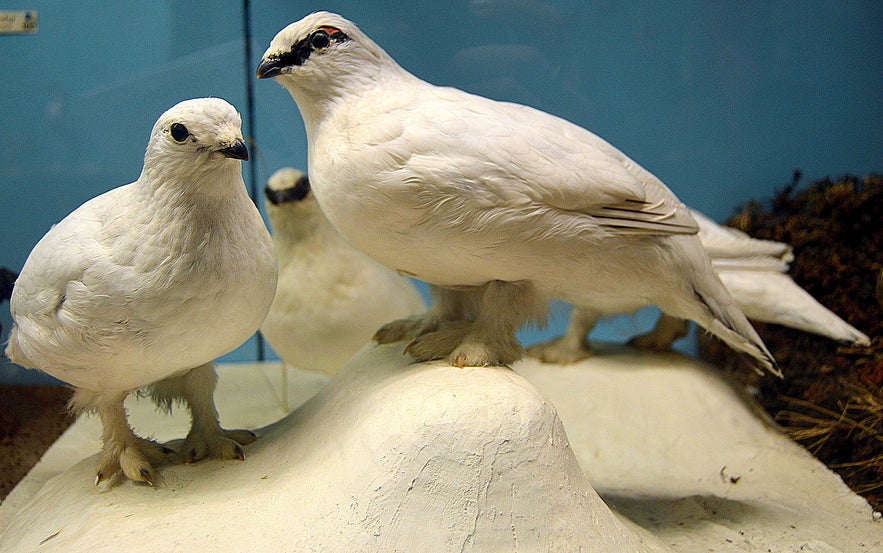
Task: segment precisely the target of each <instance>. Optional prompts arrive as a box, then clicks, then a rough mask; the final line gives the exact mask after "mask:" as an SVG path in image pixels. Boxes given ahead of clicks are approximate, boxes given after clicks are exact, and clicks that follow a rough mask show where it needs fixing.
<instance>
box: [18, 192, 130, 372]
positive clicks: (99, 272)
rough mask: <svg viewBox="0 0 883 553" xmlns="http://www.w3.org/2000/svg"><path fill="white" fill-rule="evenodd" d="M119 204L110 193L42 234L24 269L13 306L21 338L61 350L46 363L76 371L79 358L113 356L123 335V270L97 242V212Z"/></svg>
mask: <svg viewBox="0 0 883 553" xmlns="http://www.w3.org/2000/svg"><path fill="white" fill-rule="evenodd" d="M112 192H113V191H112ZM117 203H118V202H116V200H115V199H114V195H113V194H111V193H108V194H104V195H102V196H98V197H96V198H93V199H92V200H90V201H88V202H86V203H85V204H83V205H82V206H81V207H80V208H78V209H77V210H75V211H74V212H72V213H71V214H70V215H68V216H67V217H66V218H64V219H63V220H62V221H61V222H60V223H58V224H57V225H55V226H54V227H53V228H52V229H50V231H49V232H48V233H46V235H45V236H44V237H43V238H42V239H41V240H40V241H39V242H38V243H37V245H36V246H34V249H33V251H32V252H31V254H30V256H29V257H28V260H27V261H26V262H25V266H24V267H23V268H22V272H21V275H20V277H19V279H18V282H17V283H16V287H15V290H14V293H13V302H12V306H11V308H12V312H13V317H14V318H15V320H16V325H17V326H18V327H19V332H18V336H19V339H20V340H22V341H29V342H30V345H31V347H37V346H38V344H39V343H41V342H46V343H49V344H54V345H59V344H60V345H62V346H63V347H61V348H55V349H58V350H59V351H60V352H61V353H60V355H59V356H58V358H53V359H51V360H47V359H44V360H43V361H44V362H46V361H49V362H51V363H53V364H54V365H56V366H77V365H78V364H79V363H80V360H81V359H80V358H81V357H82V358H83V359H90V358H91V359H94V355H96V354H108V353H109V352H111V351H113V350H114V344H116V346H118V345H119V338H120V337H122V336H123V335H124V334H126V332H125V323H126V322H128V319H130V318H131V312H130V309H129V306H128V305H127V302H126V301H125V296H126V287H127V286H128V285H129V284H130V279H129V278H127V274H126V271H127V268H126V267H120V266H116V265H115V264H114V260H113V259H112V258H111V256H110V254H109V253H108V251H107V248H106V246H105V245H103V244H102V243H101V241H100V237H101V236H102V235H103V233H105V232H107V228H106V221H104V222H103V219H104V217H102V215H101V212H102V211H103V210H105V209H107V208H113V207H115V206H116V205H115V204H117ZM116 207H118V206H116ZM95 237H98V238H97V239H96V238H95ZM22 346H23V349H28V344H27V343H24V344H22ZM52 349H53V348H49V350H52ZM90 356H93V357H90ZM32 360H33V361H37V360H36V359H32Z"/></svg>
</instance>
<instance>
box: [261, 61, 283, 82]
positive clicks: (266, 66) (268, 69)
mask: <svg viewBox="0 0 883 553" xmlns="http://www.w3.org/2000/svg"><path fill="white" fill-rule="evenodd" d="M283 63H284V62H283V61H282V60H281V59H279V58H275V57H273V58H267V59H265V60H261V64H260V65H258V72H257V77H258V79H269V78H272V77H277V76H279V75H281V74H282V67H283Z"/></svg>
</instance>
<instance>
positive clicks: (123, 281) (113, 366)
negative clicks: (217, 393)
mask: <svg viewBox="0 0 883 553" xmlns="http://www.w3.org/2000/svg"><path fill="white" fill-rule="evenodd" d="M245 159H248V151H247V150H246V147H245V144H244V143H243V140H242V136H241V132H240V118H239V114H238V113H237V112H236V110H235V109H234V108H233V106H231V105H230V104H228V103H227V102H225V101H224V100H221V99H218V98H205V99H195V100H187V101H184V102H181V103H179V104H177V105H175V106H174V107H172V108H171V109H169V110H168V111H166V112H165V113H164V114H163V115H162V116H161V117H160V118H159V120H158V121H157V122H156V124H155V125H154V127H153V131H152V133H151V135H150V141H149V143H148V145H147V151H146V153H145V155H144V168H143V170H142V171H141V175H140V177H139V178H138V180H136V181H135V182H133V183H131V184H128V185H125V186H121V187H119V188H115V189H113V190H110V191H109V192H106V193H104V194H102V195H100V196H97V197H95V198H93V199H91V200H89V201H87V202H86V203H84V204H83V205H81V206H80V207H79V208H77V209H76V210H74V211H73V212H72V213H71V214H70V215H68V216H67V217H65V218H64V219H63V220H62V221H61V222H60V223H58V224H57V225H55V226H54V227H52V229H51V230H50V231H49V232H48V233H47V234H46V235H45V236H44V237H43V238H42V239H41V240H40V241H39V242H38V243H37V245H36V246H35V247H34V249H33V251H32V252H31V254H30V255H29V256H28V259H27V261H26V262H25V265H24V268H23V269H22V271H21V275H20V276H19V278H18V280H17V282H16V284H15V289H14V290H13V293H12V300H11V309H12V317H13V321H14V323H15V324H14V326H13V329H12V332H11V334H10V337H9V345H8V347H7V349H6V355H7V356H9V358H10V359H11V360H12V361H14V362H15V363H18V364H19V365H22V366H25V367H29V368H37V369H40V370H42V371H44V372H47V373H49V374H51V375H52V376H54V377H56V378H59V379H61V380H63V381H65V382H67V383H69V384H71V385H72V386H73V387H74V396H73V399H72V400H71V407H72V408H73V409H74V410H76V411H83V410H87V411H97V412H98V415H99V416H100V417H101V422H102V424H103V428H104V430H103V436H102V437H103V442H104V447H103V453H102V456H101V460H100V462H99V466H98V470H97V479H96V482H100V481H102V480H104V479H106V478H109V477H111V476H113V475H114V474H116V473H117V472H118V471H120V470H122V472H123V473H124V474H125V476H127V477H129V478H130V479H132V480H136V481H145V482H149V483H154V482H155V476H156V475H155V472H154V468H153V466H152V464H151V463H152V462H156V461H158V460H159V459H160V458H161V457H162V456H163V455H164V454H167V453H170V452H171V450H169V449H168V448H165V447H163V446H161V445H160V444H158V443H155V442H153V441H149V440H145V439H142V438H139V437H137V436H136V435H135V433H134V432H133V431H132V429H131V427H130V426H129V424H128V422H127V420H126V412H125V409H124V407H123V400H124V399H125V398H126V396H127V395H128V394H129V392H131V391H133V390H137V389H139V388H142V387H146V386H150V387H151V388H150V390H149V392H150V394H151V395H152V397H153V399H154V400H155V401H156V402H157V403H158V404H159V405H164V406H167V407H168V406H171V404H172V402H173V401H176V400H180V401H183V402H185V403H187V404H188V406H189V407H190V411H191V414H192V420H193V425H192V428H191V430H190V433H189V434H188V435H187V437H186V440H185V449H184V452H183V455H184V459H185V461H187V462H192V461H197V460H199V459H202V458H204V457H207V456H211V457H221V458H226V459H234V458H238V459H244V454H243V450H242V447H241V446H240V444H246V443H249V442H251V441H253V440H254V438H255V436H254V434H253V433H251V432H249V431H247V430H224V429H222V428H221V426H220V425H219V423H218V413H217V410H216V409H215V404H214V399H213V392H214V388H215V383H216V381H217V376H216V374H215V370H214V365H213V363H212V361H213V360H214V359H215V358H216V357H218V356H220V355H222V354H225V353H227V352H229V351H231V350H233V349H234V348H236V347H238V346H239V345H240V344H242V343H243V342H244V341H245V340H246V339H247V338H248V337H249V336H251V335H252V334H253V333H254V332H256V331H257V330H258V327H259V326H260V324H261V322H262V321H263V320H264V316H265V315H266V314H267V310H268V309H269V308H270V303H271V302H272V300H273V294H274V292H275V288H276V259H275V253H274V251H273V242H272V240H271V239H270V235H269V233H268V232H267V229H266V227H265V226H264V223H263V220H262V219H261V216H260V214H259V213H258V210H257V208H256V207H255V205H254V203H253V202H252V200H251V199H250V198H249V197H248V195H247V194H246V191H245V185H244V183H243V181H242V169H241V165H242V164H241V162H240V160H245Z"/></svg>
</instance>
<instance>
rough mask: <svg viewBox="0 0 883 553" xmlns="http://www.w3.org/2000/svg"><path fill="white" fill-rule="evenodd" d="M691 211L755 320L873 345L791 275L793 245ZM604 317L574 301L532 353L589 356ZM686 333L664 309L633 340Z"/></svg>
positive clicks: (645, 343) (655, 345) (662, 340)
mask: <svg viewBox="0 0 883 553" xmlns="http://www.w3.org/2000/svg"><path fill="white" fill-rule="evenodd" d="M691 212H692V214H693V218H694V219H696V222H697V223H698V224H699V239H700V240H701V241H702V245H703V246H704V247H705V249H706V251H707V252H708V254H709V256H710V257H711V264H712V266H713V267H714V269H715V270H716V271H717V274H718V276H720V278H721V280H722V281H723V282H724V285H725V286H726V287H727V290H729V291H730V294H731V295H732V296H733V299H734V300H735V301H736V303H737V304H738V305H739V307H740V308H741V309H742V311H743V312H744V313H745V315H746V316H747V317H748V318H749V319H751V320H754V321H759V322H764V323H774V324H779V325H783V326H788V327H791V328H796V329H799V330H803V331H805V332H811V333H814V334H818V335H820V336H825V337H827V338H831V339H832V340H837V341H839V342H845V343H851V344H856V345H860V346H862V345H864V346H866V345H869V344H870V338H868V336H867V335H866V334H864V333H863V332H861V331H859V330H858V329H856V328H855V327H853V326H852V325H850V324H849V323H847V322H846V321H844V320H843V319H841V318H840V317H838V316H837V315H836V314H835V313H833V312H832V311H831V310H829V309H828V308H826V307H825V306H824V305H822V304H821V303H819V302H818V301H816V299H815V298H813V297H812V296H811V295H810V294H809V293H808V292H807V291H806V290H804V289H803V288H801V287H800V286H799V285H798V284H797V283H796V282H794V281H793V280H792V279H791V277H789V276H788V274H787V272H788V264H789V263H790V262H791V261H792V260H793V258H794V256H793V253H792V250H791V246H789V245H788V244H785V243H782V242H776V241H774V240H760V239H757V238H752V237H751V236H748V235H747V234H745V233H744V232H742V231H740V230H738V229H734V228H730V227H724V226H721V225H718V224H717V223H715V222H714V221H712V220H711V219H709V218H708V217H706V216H705V215H703V214H702V213H699V212H698V211H696V210H691ZM608 315H609V314H608ZM602 316H603V315H602V314H600V313H598V312H597V311H595V310H594V309H593V308H592V307H591V306H590V305H588V306H586V305H577V306H574V308H573V312H572V313H571V317H570V325H569V326H568V328H567V331H566V333H565V334H564V335H563V336H561V337H559V338H556V339H555V340H552V341H550V342H546V343H542V344H536V345H534V346H532V347H531V348H530V349H529V350H528V353H529V354H530V355H531V356H533V357H537V358H539V359H542V360H543V361H546V362H550V363H573V362H576V361H579V360H580V359H584V358H586V357H588V356H590V355H591V346H590V345H589V342H588V341H587V339H586V336H587V335H588V333H589V332H591V331H592V329H593V328H594V327H595V323H596V322H597V321H598V319H599V318H600V317H602ZM686 333H687V322H686V321H684V320H683V319H680V318H676V317H672V316H670V315H666V314H663V315H662V316H661V317H660V319H659V321H658V322H657V323H656V326H655V327H654V328H653V330H651V331H650V332H649V333H647V334H644V335H642V336H638V337H636V338H634V339H632V343H633V344H635V345H638V346H641V347H646V348H650V349H655V350H665V349H668V348H669V347H670V346H671V344H672V342H674V341H675V340H676V339H678V338H680V337H682V336H684V335H686Z"/></svg>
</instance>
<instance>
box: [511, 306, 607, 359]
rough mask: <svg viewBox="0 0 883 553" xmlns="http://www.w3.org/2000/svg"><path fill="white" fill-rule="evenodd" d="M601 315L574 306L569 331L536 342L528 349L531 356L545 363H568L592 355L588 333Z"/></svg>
mask: <svg viewBox="0 0 883 553" xmlns="http://www.w3.org/2000/svg"><path fill="white" fill-rule="evenodd" d="M598 318H599V315H598V313H596V312H595V311H593V310H591V309H586V308H583V307H577V306H574V307H573V311H571V313H570V324H569V325H568V326H567V332H565V333H564V335H563V336H561V337H559V338H555V339H554V340H550V341H548V342H543V343H540V344H535V345H533V346H531V347H530V348H529V349H528V350H527V354H528V355H530V356H531V357H535V358H537V359H540V360H541V361H543V362H544V363H557V364H560V365H568V364H571V363H576V362H577V361H582V360H583V359H586V358H587V357H590V356H591V355H592V347H591V346H590V345H589V340H588V334H589V332H591V331H592V329H593V328H595V324H596V323H597V322H598Z"/></svg>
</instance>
